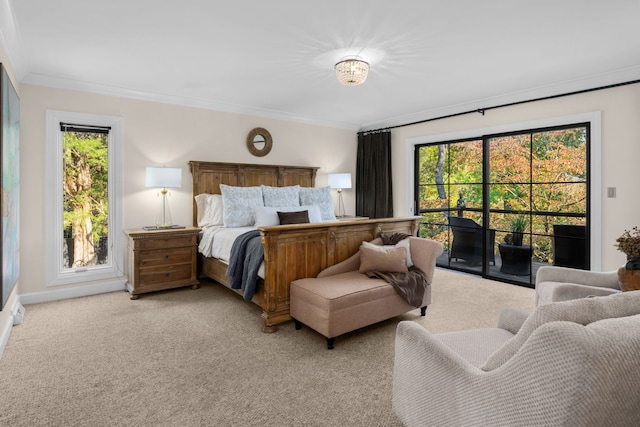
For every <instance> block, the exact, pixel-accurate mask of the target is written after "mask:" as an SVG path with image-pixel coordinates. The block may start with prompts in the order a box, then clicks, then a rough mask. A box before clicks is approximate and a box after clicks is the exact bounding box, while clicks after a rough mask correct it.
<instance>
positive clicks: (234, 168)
mask: <svg viewBox="0 0 640 427" xmlns="http://www.w3.org/2000/svg"><path fill="white" fill-rule="evenodd" d="M189 168H190V169H191V178H192V183H193V197H192V203H193V225H194V226H197V225H198V218H197V215H198V211H197V208H196V201H195V196H197V195H198V194H202V193H207V194H221V191H220V184H226V185H233V186H237V187H251V186H255V185H270V186H272V187H286V186H288V185H300V186H302V187H314V186H315V183H316V172H317V170H318V168H317V167H311V166H284V165H258V164H256V165H254V164H242V163H222V162H200V161H195V160H192V161H190V162H189Z"/></svg>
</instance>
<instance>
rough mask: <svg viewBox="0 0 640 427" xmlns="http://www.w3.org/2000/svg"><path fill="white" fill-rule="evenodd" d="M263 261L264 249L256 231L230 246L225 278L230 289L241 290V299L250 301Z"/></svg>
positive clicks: (242, 235) (238, 239)
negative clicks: (227, 279)
mask: <svg viewBox="0 0 640 427" xmlns="http://www.w3.org/2000/svg"><path fill="white" fill-rule="evenodd" d="M263 260H264V248H263V247H262V239H261V238H260V232H259V231H258V230H252V231H248V232H246V233H244V234H241V235H240V236H238V238H237V239H236V240H235V241H234V242H233V246H231V255H230V257H229V267H228V268H227V277H229V286H230V287H231V289H242V290H243V291H244V292H243V298H244V299H245V300H246V301H251V298H253V295H254V294H255V292H256V286H257V285H258V269H259V268H260V264H262V261H263Z"/></svg>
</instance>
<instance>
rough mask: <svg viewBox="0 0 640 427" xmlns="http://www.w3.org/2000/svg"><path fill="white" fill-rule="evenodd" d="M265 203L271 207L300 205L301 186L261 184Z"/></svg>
mask: <svg viewBox="0 0 640 427" xmlns="http://www.w3.org/2000/svg"><path fill="white" fill-rule="evenodd" d="M260 188H262V197H263V198H264V205H265V206H271V207H282V206H300V186H299V185H292V186H289V187H270V186H268V185H261V186H260Z"/></svg>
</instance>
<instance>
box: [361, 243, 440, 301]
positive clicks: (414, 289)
mask: <svg viewBox="0 0 640 427" xmlns="http://www.w3.org/2000/svg"><path fill="white" fill-rule="evenodd" d="M407 237H409V234H405V233H393V234H381V235H380V238H382V244H383V245H395V244H397V243H398V242H399V241H401V240H403V239H406V238H407ZM367 276H369V278H372V277H377V278H379V279H382V280H384V281H385V282H387V283H389V284H391V286H393V288H394V289H395V290H396V292H397V293H398V295H400V296H401V297H402V298H404V300H405V301H407V302H408V303H409V304H411V305H412V306H414V307H421V306H422V300H423V299H424V292H425V290H426V289H427V286H429V284H428V283H427V275H426V274H425V272H424V271H422V270H420V269H419V268H418V267H415V266H412V267H411V268H409V271H408V272H407V273H389V272H386V271H370V272H368V273H367Z"/></svg>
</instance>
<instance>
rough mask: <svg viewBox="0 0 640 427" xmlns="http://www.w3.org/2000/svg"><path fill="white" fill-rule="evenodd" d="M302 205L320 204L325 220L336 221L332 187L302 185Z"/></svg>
mask: <svg viewBox="0 0 640 427" xmlns="http://www.w3.org/2000/svg"><path fill="white" fill-rule="evenodd" d="M300 204H301V205H304V206H306V205H318V207H319V208H320V214H321V215H322V220H323V221H335V220H336V214H335V212H334V210H333V199H332V198H331V187H300Z"/></svg>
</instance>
